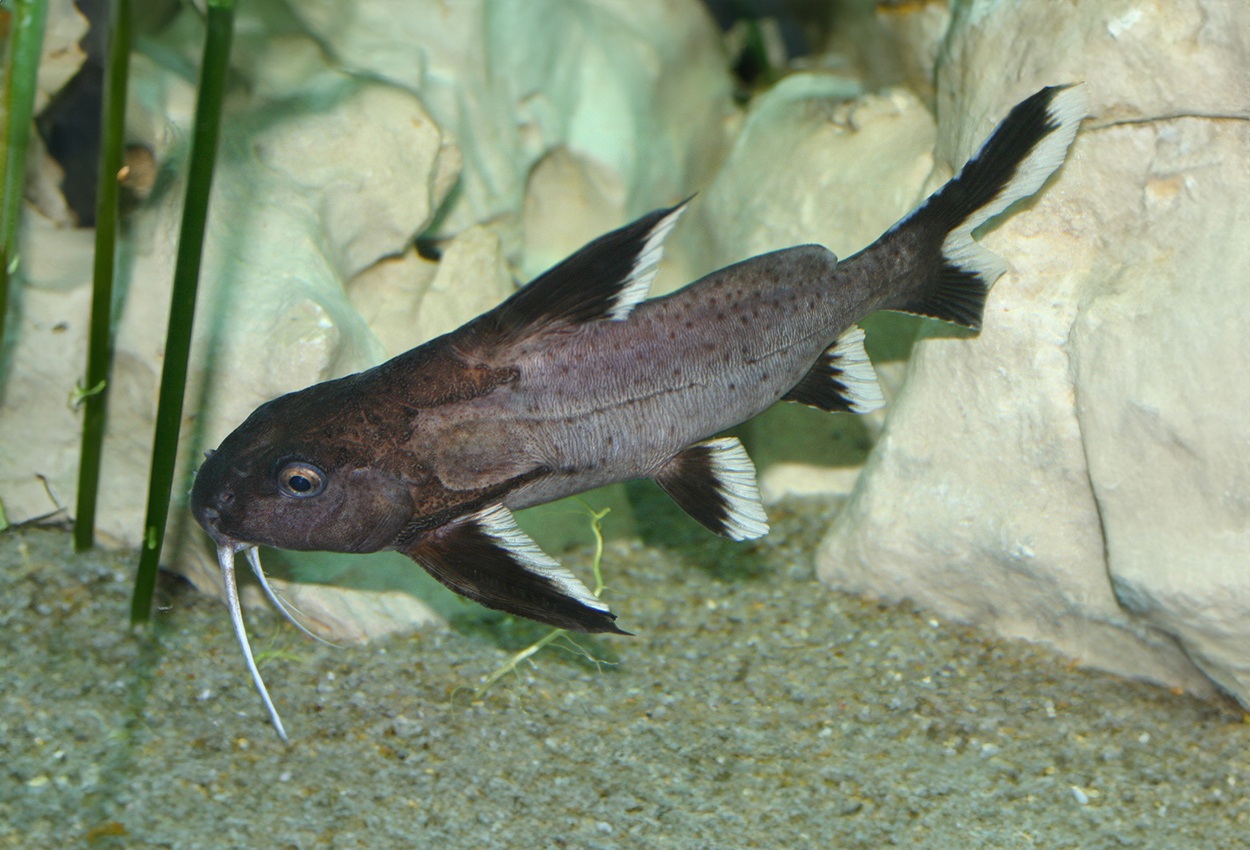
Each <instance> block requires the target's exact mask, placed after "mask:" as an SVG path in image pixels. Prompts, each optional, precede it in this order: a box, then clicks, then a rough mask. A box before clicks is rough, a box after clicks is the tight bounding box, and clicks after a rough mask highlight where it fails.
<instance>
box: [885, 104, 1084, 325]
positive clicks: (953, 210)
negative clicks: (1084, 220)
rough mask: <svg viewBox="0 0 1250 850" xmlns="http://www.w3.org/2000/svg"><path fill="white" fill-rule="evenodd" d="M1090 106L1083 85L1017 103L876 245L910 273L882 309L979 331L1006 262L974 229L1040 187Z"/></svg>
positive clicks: (1059, 159)
mask: <svg viewBox="0 0 1250 850" xmlns="http://www.w3.org/2000/svg"><path fill="white" fill-rule="evenodd" d="M1088 107H1089V102H1088V93H1087V91H1086V88H1085V86H1084V84H1077V85H1070V86H1050V87H1048V88H1044V89H1042V90H1041V91H1039V92H1038V93H1037V94H1034V95H1033V96H1031V97H1029V98H1027V99H1026V100H1023V101H1021V102H1020V103H1018V104H1016V106H1015V108H1013V109H1012V110H1011V112H1010V113H1008V115H1007V117H1006V118H1004V119H1003V121H1002V123H1001V124H999V125H998V128H997V129H996V130H995V131H994V134H993V135H992V136H990V137H989V139H987V140H986V142H985V144H983V145H982V146H981V149H980V150H979V151H977V153H976V155H974V156H973V157H972V159H970V160H968V162H967V164H965V165H964V167H963V168H962V169H961V170H960V172H959V174H958V175H956V176H955V177H954V178H952V179H951V180H950V182H948V183H947V184H946V185H945V186H943V187H942V188H941V189H940V190H938V191H937V192H935V193H934V194H933V195H931V196H930V197H929V199H928V200H927V201H925V202H924V203H923V204H921V205H920V206H919V207H917V208H916V209H915V210H914V211H913V212H912V213H911V214H910V215H908V216H907V218H905V219H903V220H902V221H900V222H899V223H898V224H896V225H895V226H894V227H893V228H891V229H890V231H889V232H888V233H887V234H886V235H885V236H883V237H882V238H881V239H880V240H879V241H878V243H877V245H879V246H880V247H882V248H885V249H887V250H888V251H890V252H891V253H893V252H902V253H903V254H904V256H903V257H901V259H902V260H903V265H902V268H903V269H906V271H904V272H903V273H902V275H901V276H902V277H903V278H905V280H899V281H898V282H897V284H898V285H897V286H896V287H895V288H894V292H895V293H896V297H895V299H894V300H893V301H891V302H890V303H886V304H883V305H882V306H884V307H885V308H886V309H890V310H901V311H903V312H907V313H917V314H919V315H922V316H932V317H933V318H935V319H942V320H943V321H947V322H956V323H958V324H961V325H966V326H967V327H970V328H979V327H980V326H981V314H982V311H983V310H984V308H985V296H986V294H987V293H988V292H989V289H990V287H991V286H992V285H993V284H994V281H996V280H998V278H999V276H1000V275H1002V273H1003V272H1005V271H1006V270H1007V264H1006V263H1005V262H1004V261H1003V259H1002V258H1001V257H999V256H998V255H997V254H995V253H994V252H992V251H990V250H989V249H987V248H983V247H981V245H979V244H978V243H977V242H976V241H975V240H974V239H973V238H972V232H973V231H974V230H976V229H977V228H978V227H980V226H981V225H982V224H984V223H985V222H987V221H989V220H990V219H991V218H993V217H994V216H996V215H998V214H999V213H1001V212H1002V211H1003V210H1005V209H1007V208H1008V207H1009V206H1011V205H1012V204H1013V203H1015V202H1016V201H1018V200H1020V199H1021V198H1027V197H1028V196H1029V195H1032V194H1033V193H1034V192H1036V191H1037V190H1038V189H1040V188H1041V187H1042V184H1043V183H1045V182H1046V178H1048V177H1050V175H1051V173H1052V172H1054V170H1055V169H1056V168H1058V167H1059V166H1060V165H1061V164H1062V163H1063V160H1064V158H1065V157H1066V156H1067V153H1068V147H1069V146H1070V145H1071V144H1072V140H1073V139H1074V138H1075V137H1076V131H1077V127H1079V126H1080V123H1081V119H1083V118H1084V117H1085V116H1086V115H1087V113H1088V111H1089V110H1088ZM874 247H875V246H874ZM872 250H873V249H872V248H869V249H868V250H867V251H865V252H864V253H865V254H867V253H869V252H870V251H872ZM896 268H897V266H896Z"/></svg>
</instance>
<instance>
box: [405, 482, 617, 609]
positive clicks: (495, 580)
mask: <svg viewBox="0 0 1250 850" xmlns="http://www.w3.org/2000/svg"><path fill="white" fill-rule="evenodd" d="M400 551H402V552H403V553H404V554H405V555H407V556H408V557H410V558H412V559H413V560H414V561H416V562H417V563H418V564H420V565H421V566H422V567H423V568H424V569H425V570H426V572H428V573H429V574H430V575H432V576H434V578H436V579H438V580H439V581H441V582H442V583H443V584H445V585H447V587H449V588H451V589H452V590H454V591H455V592H456V593H459V594H460V595H461V596H467V597H468V598H469V599H472V600H473V601H474V602H480V603H481V604H483V605H485V606H486V607H488V608H494V609H496V610H499V611H506V612H507V613H509V614H516V615H517V616H519V617H526V618H528V619H530V620H537V621H538V622H540V623H547V624H548V625H552V626H556V627H557V628H561V629H570V630H572V631H578V632H614V633H616V634H629V632H625V631H622V630H621V629H620V628H618V627H617V626H616V624H615V623H614V622H613V621H614V620H615V619H616V616H615V615H614V614H613V613H612V612H611V611H609V610H608V606H607V605H605V604H604V603H603V602H601V601H600V600H599V599H598V598H597V597H596V596H595V595H594V594H593V593H591V592H590V590H589V589H588V588H587V587H586V585H584V584H582V582H581V581H579V580H578V579H577V577H576V576H574V575H573V574H572V573H571V572H569V571H568V570H566V569H565V568H564V567H561V566H560V565H559V564H558V563H556V561H555V560H553V559H552V558H551V557H550V556H548V555H547V554H546V553H545V552H543V551H542V550H541V549H539V548H538V545H537V544H536V543H534V541H533V540H531V539H530V538H529V536H528V535H527V534H526V533H525V532H524V531H522V530H521V529H520V528H519V527H518V526H517V524H516V520H515V519H514V518H513V516H512V512H511V511H509V510H508V509H507V508H505V507H504V506H503V505H493V506H491V507H488V508H484V509H482V510H480V511H478V512H476V513H473V514H469V515H468V516H464V517H461V518H459V519H456V520H454V521H452V522H450V523H448V524H447V525H444V526H441V527H439V528H436V529H433V530H432V531H430V532H428V533H426V534H424V535H422V536H421V537H420V538H418V539H417V540H415V541H413V542H412V543H410V544H408V545H407V546H405V547H404V548H403V549H401V550H400Z"/></svg>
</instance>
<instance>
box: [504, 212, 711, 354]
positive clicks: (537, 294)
mask: <svg viewBox="0 0 1250 850" xmlns="http://www.w3.org/2000/svg"><path fill="white" fill-rule="evenodd" d="M689 203H690V199H689V198H687V199H686V200H684V201H682V202H681V203H680V204H677V205H676V206H672V207H667V208H665V209H659V210H655V211H654V212H650V213H647V214H646V215H644V216H643V217H642V218H640V219H638V220H637V221H635V222H633V223H632V224H627V225H625V226H624V227H621V228H618V229H617V230H613V231H612V232H610V233H606V234H604V235H603V236H600V237H599V238H598V239H595V240H594V241H592V242H590V243H588V244H587V245H586V246H585V247H583V248H581V249H580V250H579V251H577V252H576V253H574V254H572V255H571V256H569V257H568V258H567V259H565V260H563V261H562V262H560V263H559V264H557V265H555V266H552V267H551V268H550V269H548V270H547V271H545V272H543V273H542V274H541V275H539V276H538V277H536V278H535V279H534V280H532V281H530V282H529V283H528V284H526V285H525V286H523V287H521V289H519V290H518V291H517V292H516V293H515V294H513V295H512V297H510V298H509V299H508V300H507V301H505V302H503V303H502V304H500V305H499V306H498V307H496V308H495V309H494V310H492V311H490V312H489V313H487V314H486V315H485V316H484V317H483V319H484V320H487V321H489V322H490V324H491V326H492V330H494V331H495V332H496V333H498V334H502V335H503V336H505V337H509V338H511V337H518V336H527V335H529V334H530V333H533V332H535V331H538V330H543V329H546V328H549V327H558V326H567V325H579V324H584V323H586V322H595V321H602V320H612V321H621V320H623V319H626V318H628V317H629V314H630V313H631V312H632V311H633V309H634V307H636V306H638V304H640V303H641V302H642V301H644V300H646V298H647V296H648V295H649V294H650V293H651V284H652V282H653V281H654V280H655V276H656V273H657V271H658V270H659V263H660V258H661V257H662V255H663V251H664V239H665V237H666V236H668V234H669V232H670V231H671V230H672V229H673V225H675V224H676V223H677V219H678V218H679V217H680V216H681V214H682V213H683V212H684V211H685V209H686V205H687V204H689Z"/></svg>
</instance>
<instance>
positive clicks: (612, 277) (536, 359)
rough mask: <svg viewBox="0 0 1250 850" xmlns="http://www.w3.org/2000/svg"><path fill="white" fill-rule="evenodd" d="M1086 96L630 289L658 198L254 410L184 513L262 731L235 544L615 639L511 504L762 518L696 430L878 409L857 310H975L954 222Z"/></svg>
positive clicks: (972, 323)
mask: <svg viewBox="0 0 1250 850" xmlns="http://www.w3.org/2000/svg"><path fill="white" fill-rule="evenodd" d="M1085 111H1086V107H1085V91H1084V87H1083V86H1076V87H1056V88H1047V89H1043V90H1042V91H1040V92H1038V93H1037V94H1035V95H1033V96H1032V97H1030V98H1028V99H1027V100H1025V101H1023V102H1022V103H1020V104H1019V105H1017V106H1016V107H1015V108H1014V109H1013V110H1012V111H1011V113H1010V114H1009V115H1008V117H1007V118H1006V119H1004V121H1003V123H1002V124H1001V125H1000V126H999V128H998V129H997V130H996V131H995V133H994V134H993V135H992V136H991V138H990V139H989V140H988V141H987V142H986V143H985V145H984V146H983V147H982V148H981V150H980V151H979V152H978V154H977V155H976V156H975V157H974V158H973V159H972V160H970V161H969V162H968V164H967V165H965V167H964V169H963V170H962V171H961V172H960V174H959V175H958V176H956V177H955V178H954V179H953V180H951V181H950V182H949V183H947V184H946V186H944V187H943V188H942V189H941V190H940V191H939V192H937V193H936V194H934V195H933V196H932V197H930V198H929V199H928V200H927V201H926V202H925V203H924V204H922V205H921V206H920V207H919V208H917V210H915V211H914V212H913V213H912V214H911V215H909V216H908V217H907V218H905V219H903V220H902V221H901V222H899V223H898V224H897V225H895V226H894V227H893V228H891V229H890V230H889V231H888V232H887V233H885V234H884V235H883V236H882V237H881V238H880V239H878V240H877V241H876V242H874V243H873V244H872V245H871V246H869V247H868V248H866V249H864V250H863V251H861V252H860V253H859V254H856V255H855V256H853V257H851V258H850V259H848V260H846V261H843V262H838V260H837V258H836V257H834V255H833V254H832V253H831V252H829V251H828V250H827V249H825V248H823V247H820V246H818V245H803V246H798V247H794V248H789V249H786V250H783V251H776V252H773V253H770V254H764V255H761V256H757V257H753V258H751V259H749V260H746V261H744V262H742V263H738V264H736V265H733V266H729V267H727V268H724V269H721V270H719V271H716V272H713V273H712V274H710V275H708V276H707V277H704V278H702V279H701V280H698V281H696V282H695V283H692V284H690V285H689V286H687V287H685V288H684V289H681V290H679V291H677V292H674V293H672V294H670V295H667V296H664V297H661V298H655V299H650V300H648V299H647V295H648V291H649V288H650V283H651V281H652V279H653V278H654V276H655V271H656V266H657V263H658V262H659V259H660V252H661V248H662V243H663V240H664V237H665V235H666V234H667V233H668V231H669V230H670V229H671V228H672V226H673V224H674V222H675V221H676V219H677V217H678V216H679V215H680V214H681V211H682V210H683V208H684V206H685V205H684V204H682V205H679V206H677V207H673V208H670V209H663V210H657V211H656V212H653V213H650V214H649V215H646V216H644V217H642V218H641V219H639V220H638V221H636V222H634V223H633V224H630V225H627V226H626V227H623V228H621V229H619V230H616V231H613V232H612V233H609V234H607V235H605V236H602V237H600V238H599V239H597V240H595V241H594V242H591V243H590V244H589V245H587V246H586V247H585V248H583V249H581V250H580V251H578V252H577V253H575V254H573V255H572V256H571V257H569V258H568V259H567V260H565V261H564V262H562V263H560V264H559V265H557V266H555V267H554V268H552V269H551V270H549V271H548V272H546V273H545V274H543V275H541V276H540V277H539V278H537V279H535V280H534V281H533V282H531V283H530V284H529V285H527V286H525V287H523V288H522V289H520V290H519V291H518V292H517V293H515V294H514V295H513V296H512V297H511V298H509V299H508V300H506V301H505V302H503V303H502V304H500V305H499V306H498V307H496V308H495V309H493V310H491V311H489V312H487V313H485V314H483V315H481V316H479V317H478V318H476V319H474V320H473V321H471V322H469V323H468V324H466V325H464V326H463V327H461V328H459V329H457V330H455V331H453V332H451V333H449V334H446V335H445V336H442V337H439V338H437V339H435V340H432V341H430V342H428V343H426V344H424V345H422V346H419V347H417V348H415V349H413V350H411V351H409V352H406V353H405V354H401V355H400V356H398V357H396V358H394V359H393V360H390V361H388V362H386V363H384V364H382V365H380V366H378V367H376V368H374V369H370V370H368V371H366V372H362V373H359V374H357V375H352V376H349V377H346V378H341V379H339V380H336V381H329V382H326V383H323V384H318V385H316V386H313V387H309V388H307V389H304V390H300V391H298V392H295V393H291V394H288V395H286V396H282V397H281V398H278V399H274V400H273V401H271V402H268V403H267V404H264V405H262V406H261V407H260V408H258V409H257V410H256V411H255V412H254V413H253V414H252V416H251V417H249V418H248V419H247V421H245V422H244V423H243V424H242V425H241V426H239V428H238V429H237V430H235V431H234V433H232V434H231V435H230V436H229V437H227V438H226V440H225V441H224V442H223V443H222V444H221V446H220V448H219V449H218V450H217V451H216V452H215V453H213V454H211V456H210V457H209V458H208V459H207V460H206V461H205V463H204V465H203V466H202V467H201V469H200V470H199V472H198V474H197V476H196V480H195V485H194V488H193V490H192V496H191V508H192V511H193V513H194V515H195V517H196V519H197V520H198V521H199V522H200V524H201V525H202V526H203V527H204V528H205V530H206V531H207V532H208V533H209V534H210V535H211V536H212V537H213V539H214V541H215V542H216V543H217V546H218V551H219V559H220V562H221V565H222V570H223V572H224V573H225V576H226V580H227V585H228V588H229V594H230V599H231V613H232V617H233V618H234V622H235V627H236V631H237V633H238V636H239V640H240V642H241V643H242V644H243V646H244V648H245V655H246V656H247V659H248V663H249V666H250V667H251V669H252V673H253V677H254V679H255V680H256V683H257V686H258V688H259V689H260V691H261V693H262V696H263V697H264V699H265V701H266V705H267V706H268V707H269V710H270V713H271V717H272V719H273V721H274V723H275V725H276V726H277V727H278V729H279V731H280V732H281V731H282V730H281V724H280V721H279V720H278V717H277V713H276V711H275V710H274V709H273V706H272V703H270V702H269V698H268V695H267V694H266V693H265V690H264V685H263V683H262V682H261V681H260V677H259V674H258V673H257V672H256V670H255V666H254V664H253V663H252V661H251V657H250V652H247V651H246V633H245V631H244V629H243V625H242V616H241V612H240V611H239V610H238V604H237V595H236V593H235V592H234V588H233V562H234V554H235V553H236V552H238V551H247V553H248V556H249V561H250V562H251V564H252V566H253V568H254V570H255V571H256V573H257V576H258V577H259V578H260V579H261V582H262V585H263V586H264V587H265V588H266V590H267V591H268V583H267V582H266V581H265V579H264V573H263V572H262V571H261V569H260V563H259V559H257V558H256V557H255V551H256V549H255V547H256V546H257V545H269V546H275V547H279V548H285V549H296V550H326V551H338V552H373V551H379V550H384V549H393V550H398V551H401V552H403V553H405V554H407V555H408V556H410V557H411V558H412V559H413V560H414V561H415V562H416V563H418V564H420V565H421V566H422V567H424V568H425V569H426V570H428V571H429V572H430V573H431V574H432V575H434V576H435V577H436V578H438V579H439V580H440V581H442V582H443V583H444V584H446V585H448V586H449V587H451V588H452V589H453V590H455V591H457V592H459V593H461V594H463V595H465V596H468V597H470V598H472V599H475V600H477V601H479V602H482V603H483V604H485V605H488V606H491V607H494V608H498V609H501V610H504V611H508V612H511V613H514V614H518V615H521V616H525V617H529V618H532V619H535V620H539V621H541V622H545V623H550V624H552V625H556V626H560V627H562V628H568V629H575V630H580V631H599V632H620V629H618V628H617V627H616V625H615V624H614V620H615V617H614V615H613V614H611V612H609V610H608V609H607V607H606V606H605V605H604V604H603V603H602V602H601V601H600V600H599V599H597V598H596V597H595V596H594V595H593V594H591V593H590V592H589V591H588V590H587V589H586V587H585V586H584V585H583V584H582V583H581V582H580V581H578V580H577V579H576V578H575V577H574V576H573V575H572V574H571V573H569V572H567V571H566V570H564V569H563V568H561V567H560V566H559V565H558V564H557V563H556V562H555V561H554V560H552V559H551V558H550V557H548V556H547V555H546V554H544V553H543V552H542V551H541V550H539V549H538V547H537V546H536V545H535V544H534V543H533V541H531V540H530V539H529V538H528V537H527V536H526V535H525V534H524V533H523V532H522V531H521V530H520V529H519V528H518V527H517V526H516V523H515V521H514V520H513V518H512V514H511V511H513V510H516V509H520V508H525V507H530V506H532V505H537V504H542V503H544V502H549V501H552V500H554V499H558V498H561V497H564V496H569V495H573V494H575V493H581V492H584V491H586V490H589V489H592V488H595V487H600V486H604V485H607V484H612V483H616V482H620V481H626V480H631V479H636V478H651V479H653V480H655V481H656V482H657V483H658V484H659V485H660V487H661V488H662V489H663V490H664V491H665V492H666V493H668V494H669V495H670V496H671V497H672V498H673V499H674V500H675V501H676V502H677V504H679V505H680V506H681V507H682V508H684V509H685V510H686V511H687V512H688V513H690V514H691V515H692V516H693V517H694V518H695V519H697V520H698V521H699V522H701V523H702V524H703V525H704V526H706V527H707V528H708V529H710V530H711V531H713V532H715V533H718V534H722V535H724V536H727V537H730V538H732V539H736V540H743V539H751V538H755V537H759V536H761V535H763V534H765V533H766V532H767V530H768V525H767V519H766V517H765V514H764V510H763V507H762V506H761V505H760V501H759V493H758V489H757V487H756V483H755V470H754V467H753V466H752V464H751V461H750V458H749V457H748V456H747V454H746V452H745V450H744V449H743V448H742V446H741V444H740V443H738V441H737V440H735V439H733V438H715V437H714V435H716V434H717V433H719V432H721V431H723V430H724V429H726V428H728V427H731V426H733V425H737V424H739V423H741V422H743V421H745V420H747V419H750V418H751V417H752V416H754V415H756V414H757V413H760V412H761V411H763V410H765V409H766V408H767V407H769V406H770V405H772V404H773V403H775V402H776V401H778V400H791V401H799V402H803V403H806V404H809V405H813V406H815V407H819V408H821V409H824V410H829V411H852V412H864V411H867V410H871V409H874V408H875V407H877V406H879V405H880V404H881V394H880V391H879V389H878V387H877V384H876V378H875V375H874V373H873V370H872V365H871V363H870V362H869V361H868V358H867V356H866V355H865V353H864V350H863V332H862V331H860V330H859V328H858V327H857V326H856V324H855V323H856V322H858V321H859V320H860V319H862V318H863V317H864V316H867V315H868V314H870V313H873V312H875V311H877V310H881V309H889V310H901V311H906V312H912V313H917V314H920V315H925V316H932V317H935V318H938V319H943V320H946V321H952V322H958V323H960V324H964V325H967V326H969V327H978V326H979V323H980V319H981V313H982V309H983V306H984V302H985V297H986V293H987V292H988V290H989V287H990V286H991V285H992V284H993V282H994V281H995V280H996V279H997V278H998V276H999V275H1001V274H1002V272H1003V271H1004V269H1005V265H1004V264H1003V262H1002V260H1001V259H1000V258H998V257H997V256H995V255H994V254H992V253H990V252H989V251H987V250H985V249H984V248H982V247H980V246H979V245H978V244H977V243H976V242H975V241H974V240H973V239H972V231H973V230H974V229H976V228H977V227H978V226H980V225H981V224H983V223H984V222H986V221H987V220H989V219H990V218H991V217H993V216H995V215H997V214H999V213H1001V212H1002V211H1004V210H1005V209H1006V208H1007V207H1008V206H1010V205H1011V204H1012V203H1013V202H1015V201H1016V200H1018V199H1020V198H1023V197H1027V196H1028V195H1031V194H1033V193H1034V192H1036V191H1037V190H1038V189H1039V188H1040V187H1041V185H1042V183H1043V182H1045V180H1046V178H1047V177H1049V175H1050V174H1051V173H1052V172H1053V171H1054V170H1055V169H1056V168H1057V167H1058V166H1059V165H1060V164H1061V163H1062V161H1063V159H1064V157H1065V156H1066V153H1067V149H1068V147H1069V145H1070V144H1071V142H1072V139H1073V138H1074V136H1075V133H1076V130H1077V127H1078V125H1079V123H1080V120H1081V119H1082V118H1083V117H1084V115H1085ZM271 598H272V599H273V601H274V603H275V605H277V606H278V607H279V608H280V609H281V610H283V611H284V612H285V610H286V609H285V607H284V606H283V605H282V603H281V601H280V600H279V599H277V597H276V596H274V595H273V594H271Z"/></svg>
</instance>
